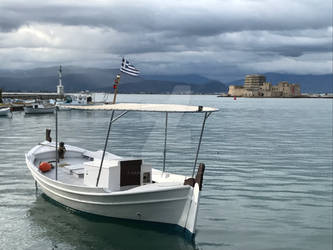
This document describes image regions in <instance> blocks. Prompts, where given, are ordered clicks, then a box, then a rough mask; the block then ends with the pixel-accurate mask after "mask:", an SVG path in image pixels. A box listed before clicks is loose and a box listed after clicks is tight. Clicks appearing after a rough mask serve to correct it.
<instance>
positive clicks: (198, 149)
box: [192, 112, 211, 178]
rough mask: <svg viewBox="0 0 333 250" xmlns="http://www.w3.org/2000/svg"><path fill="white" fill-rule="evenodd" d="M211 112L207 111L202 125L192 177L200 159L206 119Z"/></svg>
mask: <svg viewBox="0 0 333 250" xmlns="http://www.w3.org/2000/svg"><path fill="white" fill-rule="evenodd" d="M210 114H211V113H209V114H208V112H205V118H204V120H203V123H202V127H201V133H200V138H199V144H198V147H197V153H196V156H195V161H194V166H193V171H192V178H193V177H194V173H195V168H196V166H197V161H198V156H199V151H200V145H201V140H202V135H203V132H204V129H205V124H206V120H207V118H208V116H209V115H210Z"/></svg>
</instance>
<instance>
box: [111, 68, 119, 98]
mask: <svg viewBox="0 0 333 250" xmlns="http://www.w3.org/2000/svg"><path fill="white" fill-rule="evenodd" d="M119 82H120V73H119V74H118V75H117V77H116V79H114V85H113V88H114V94H113V102H112V104H116V99H117V94H118V84H119Z"/></svg>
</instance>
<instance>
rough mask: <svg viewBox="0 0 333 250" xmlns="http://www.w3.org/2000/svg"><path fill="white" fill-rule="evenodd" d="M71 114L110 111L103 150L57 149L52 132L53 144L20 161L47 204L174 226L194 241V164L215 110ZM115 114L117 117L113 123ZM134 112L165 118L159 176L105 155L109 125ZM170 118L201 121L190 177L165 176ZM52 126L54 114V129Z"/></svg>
mask: <svg viewBox="0 0 333 250" xmlns="http://www.w3.org/2000/svg"><path fill="white" fill-rule="evenodd" d="M71 108H73V109H84V110H109V111H111V118H110V123H109V127H108V133H107V137H106V140H105V145H104V150H99V151H89V150H86V149H83V148H79V147H75V146H72V145H67V144H64V143H62V142H61V143H60V144H59V145H58V143H57V138H58V132H57V130H56V142H55V143H54V142H50V140H49V141H44V142H42V143H40V144H39V145H36V146H35V147H33V148H32V149H31V150H30V151H29V152H28V153H27V154H26V156H25V158H26V163H27V166H28V168H29V170H30V172H31V174H32V176H33V178H34V179H35V181H36V183H38V184H39V186H40V187H41V189H42V190H43V192H44V193H45V194H46V195H47V196H49V197H50V198H51V199H53V200H55V201H57V202H59V203H61V204H63V205H65V206H67V207H70V208H72V209H75V210H79V211H82V212H86V213H91V214H95V215H102V216H108V217H114V218H121V219H130V220H141V221H149V222H159V223H167V224H174V225H178V226H179V227H181V228H184V229H185V230H186V231H188V232H190V233H191V235H194V233H195V226H196V220H197V213H198V207H199V200H200V193H201V189H202V183H203V175H204V169H205V166H204V164H199V167H197V160H198V155H199V150H200V144H201V139H202V135H203V131H204V126H205V123H206V119H207V118H208V117H209V116H210V114H211V113H213V112H215V111H217V109H215V108H209V107H202V106H185V105H171V104H135V103H119V104H111V105H96V106H71ZM116 111H121V113H120V114H119V115H118V116H117V117H115V112H116ZM133 111H138V112H162V113H165V131H164V132H165V138H164V151H163V155H164V157H163V167H162V170H158V169H156V168H154V166H151V165H150V164H149V163H148V162H146V161H145V160H143V159H139V158H128V157H123V156H118V155H115V154H112V153H109V152H106V147H107V142H108V138H109V134H110V129H111V125H112V124H113V123H114V122H115V121H116V120H118V119H119V118H121V117H122V116H124V115H125V114H127V113H128V112H133ZM171 113H193V114H203V115H204V121H203V124H202V127H201V134H200V139H199V144H198V147H197V151H196V157H195V160H194V166H193V170H192V175H189V176H185V175H179V174H175V173H170V172H166V164H165V163H166V160H165V159H166V143H167V127H168V126H167V124H168V115H169V114H171ZM57 124H58V122H57V109H56V129H57ZM47 137H48V138H49V136H47ZM48 164H49V165H48ZM51 164H52V165H53V168H52V167H51ZM195 173H196V175H195Z"/></svg>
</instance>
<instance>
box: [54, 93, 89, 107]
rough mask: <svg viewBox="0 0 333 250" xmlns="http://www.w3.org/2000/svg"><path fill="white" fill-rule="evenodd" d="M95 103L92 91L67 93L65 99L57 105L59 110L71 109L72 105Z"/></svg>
mask: <svg viewBox="0 0 333 250" xmlns="http://www.w3.org/2000/svg"><path fill="white" fill-rule="evenodd" d="M91 104H93V98H92V95H91V94H90V93H80V94H73V95H66V96H65V98H64V101H57V102H56V106H57V107H59V110H71V108H70V106H82V105H91Z"/></svg>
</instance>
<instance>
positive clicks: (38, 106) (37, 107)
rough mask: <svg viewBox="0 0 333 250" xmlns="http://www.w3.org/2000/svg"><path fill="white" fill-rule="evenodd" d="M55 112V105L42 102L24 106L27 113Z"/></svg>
mask: <svg viewBox="0 0 333 250" xmlns="http://www.w3.org/2000/svg"><path fill="white" fill-rule="evenodd" d="M53 112H54V106H51V105H44V104H42V103H33V104H32V105H31V106H26V107H24V113H25V114H51V113H53Z"/></svg>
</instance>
